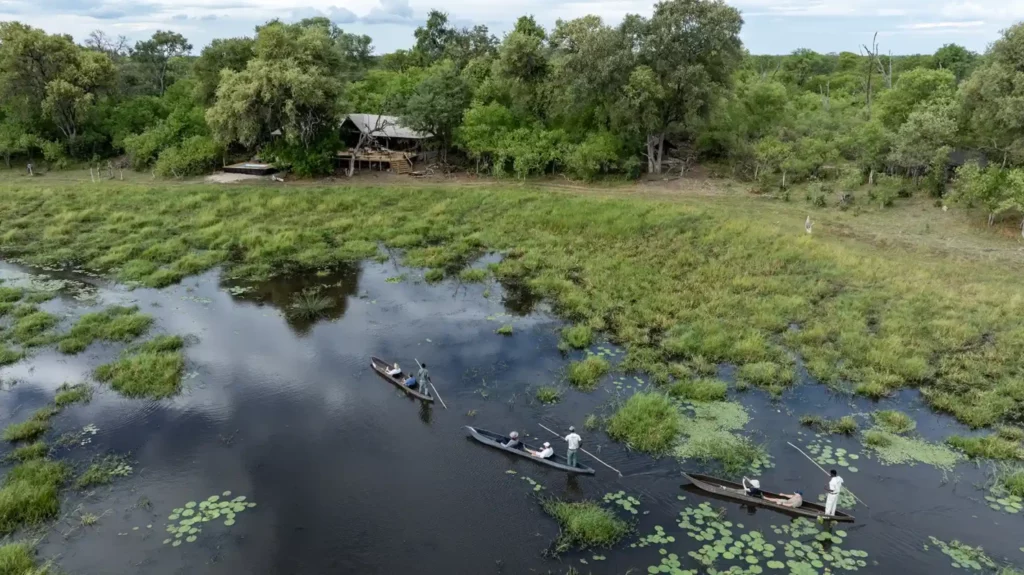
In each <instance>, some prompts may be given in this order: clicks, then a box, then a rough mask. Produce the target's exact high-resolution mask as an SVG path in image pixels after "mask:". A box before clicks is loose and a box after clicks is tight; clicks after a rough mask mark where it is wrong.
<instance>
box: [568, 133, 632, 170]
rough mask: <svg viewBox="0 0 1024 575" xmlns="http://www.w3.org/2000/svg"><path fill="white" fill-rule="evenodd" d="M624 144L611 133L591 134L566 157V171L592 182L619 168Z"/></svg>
mask: <svg viewBox="0 0 1024 575" xmlns="http://www.w3.org/2000/svg"><path fill="white" fill-rule="evenodd" d="M621 152H622V142H621V141H620V140H619V139H618V138H617V137H615V136H614V135H613V134H611V133H610V132H591V133H590V134H589V135H588V136H587V138H586V139H585V140H583V141H582V142H580V143H579V144H577V145H575V146H571V147H570V151H569V153H568V154H567V155H566V157H565V168H566V170H567V171H568V172H569V173H570V174H572V175H574V176H576V177H578V178H582V179H585V180H592V179H594V178H596V177H597V176H599V175H601V174H607V173H609V172H611V171H613V170H615V169H616V168H617V167H618V162H619V157H620V154H621Z"/></svg>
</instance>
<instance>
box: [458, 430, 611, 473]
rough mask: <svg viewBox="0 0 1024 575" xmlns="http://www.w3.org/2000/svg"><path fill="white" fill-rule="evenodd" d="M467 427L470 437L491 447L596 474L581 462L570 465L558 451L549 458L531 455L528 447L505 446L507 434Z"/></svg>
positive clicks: (580, 471)
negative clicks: (573, 465) (527, 449)
mask: <svg viewBox="0 0 1024 575" xmlns="http://www.w3.org/2000/svg"><path fill="white" fill-rule="evenodd" d="M466 429H467V430H468V431H469V435H470V437H472V438H473V439H475V440H477V441H479V442H480V443H483V444H484V445H487V446H489V447H493V448H495V449H500V450H502V451H506V452H508V453H514V454H515V455H518V456H520V457H525V458H527V459H529V460H530V461H533V462H534V463H539V464H541V465H547V466H549V467H554V468H555V469H559V470H561V471H564V472H566V473H576V474H580V475H593V474H594V470H593V469H591V468H589V467H587V466H585V465H580V464H579V462H577V463H576V467H569V462H568V461H567V460H566V459H565V457H564V456H562V455H558V454H557V453H556V454H554V455H552V456H551V457H549V458H547V459H541V458H539V457H534V456H533V455H530V453H529V452H528V451H526V449H518V448H512V447H505V443H506V442H507V441H508V437H507V436H504V435H500V434H498V433H494V432H491V431H487V430H485V429H478V428H476V427H470V426H468V425H467V426H466ZM523 447H527V448H530V449H532V450H534V451H540V448H539V447H533V446H532V445H529V444H527V443H523Z"/></svg>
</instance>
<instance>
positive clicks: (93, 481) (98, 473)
mask: <svg viewBox="0 0 1024 575" xmlns="http://www.w3.org/2000/svg"><path fill="white" fill-rule="evenodd" d="M131 473H132V466H131V464H130V463H129V461H128V459H127V458H125V457H123V456H120V455H108V456H106V457H103V458H101V459H98V460H96V461H94V462H93V463H91V464H90V465H89V467H87V468H86V470H85V471H84V472H82V474H81V475H79V476H78V478H77V479H76V480H75V488H76V489H88V488H90V487H98V486H101V485H109V484H110V483H112V482H113V481H114V479H115V478H116V477H126V476H128V475H131Z"/></svg>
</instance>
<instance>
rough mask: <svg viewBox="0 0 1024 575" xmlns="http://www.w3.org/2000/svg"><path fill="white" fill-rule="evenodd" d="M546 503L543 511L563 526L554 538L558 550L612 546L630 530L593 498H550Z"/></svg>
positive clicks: (626, 524) (627, 524)
mask: <svg viewBox="0 0 1024 575" xmlns="http://www.w3.org/2000/svg"><path fill="white" fill-rule="evenodd" d="M543 506H544V511H546V512H547V514H548V515H550V516H552V517H554V518H555V520H556V521H557V522H558V526H559V528H560V529H561V533H560V534H559V536H558V539H557V540H556V541H555V552H556V553H563V552H565V551H569V550H570V549H589V548H593V547H611V546H613V545H615V544H616V543H618V542H619V541H621V540H622V538H623V537H625V536H626V535H627V534H628V533H629V531H630V526H629V523H626V522H625V521H623V520H622V519H620V518H619V517H618V516H617V515H615V513H614V512H613V511H611V510H610V509H606V508H604V507H602V506H601V505H600V504H599V503H596V502H593V501H580V502H569V501H561V500H559V499H548V500H545V501H544V503H543Z"/></svg>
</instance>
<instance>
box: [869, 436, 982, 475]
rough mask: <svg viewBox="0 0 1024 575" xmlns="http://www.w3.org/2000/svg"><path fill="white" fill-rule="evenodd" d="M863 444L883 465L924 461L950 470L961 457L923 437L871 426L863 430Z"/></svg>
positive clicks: (926, 463)
mask: <svg viewBox="0 0 1024 575" xmlns="http://www.w3.org/2000/svg"><path fill="white" fill-rule="evenodd" d="M863 439H864V445H865V446H866V447H868V448H869V449H870V450H871V451H873V452H874V454H875V456H876V457H877V458H878V460H879V461H880V462H881V463H882V464H884V465H897V464H910V465H913V464H915V463H924V464H925V465H931V466H933V467H937V468H939V469H943V470H947V471H948V470H950V469H952V468H953V466H954V465H956V463H957V461H959V460H960V459H961V458H962V457H961V455H960V454H959V453H957V452H956V451H953V450H952V449H950V448H949V447H947V446H945V445H942V444H939V443H930V442H928V441H925V440H923V439H919V438H915V437H907V436H905V435H899V434H896V433H893V432H891V431H887V430H885V429H879V428H872V429H869V430H867V431H865V432H864V436H863Z"/></svg>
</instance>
